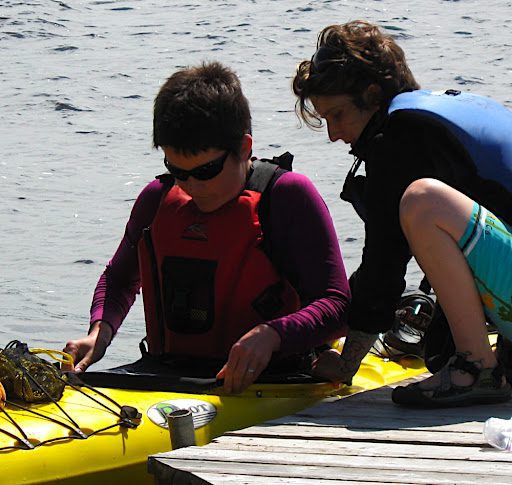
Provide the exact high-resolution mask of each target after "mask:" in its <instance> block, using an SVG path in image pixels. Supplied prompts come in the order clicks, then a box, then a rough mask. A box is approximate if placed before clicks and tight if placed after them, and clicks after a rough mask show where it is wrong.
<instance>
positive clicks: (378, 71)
mask: <svg viewBox="0 0 512 485" xmlns="http://www.w3.org/2000/svg"><path fill="white" fill-rule="evenodd" d="M371 84H377V85H378V86H379V87H380V96H379V99H376V100H374V101H375V103H376V104H379V105H380V106H385V105H387V103H389V101H390V100H391V99H392V98H393V97H395V96H396V95H397V94H399V93H401V92H404V91H412V90H415V89H419V88H420V86H419V84H418V83H417V82H416V80H415V79H414V76H413V74H412V72H411V70H410V69H409V66H408V65H407V62H406V60H405V54H404V51H403V50H402V48H401V47H400V46H399V45H398V44H397V43H396V42H395V40H394V39H393V38H392V37H391V36H389V35H386V34H384V33H383V32H382V31H381V30H380V29H379V27H378V26H376V25H373V24H371V23H369V22H366V21H364V20H354V21H352V22H348V23H345V24H342V25H330V26H328V27H325V28H324V29H323V30H322V31H321V32H320V34H319V35H318V41H317V51H316V52H315V54H314V55H313V57H312V58H311V60H306V61H302V62H301V63H300V64H299V66H298V68H297V72H296V74H295V77H294V79H293V92H294V93H295V95H296V96H297V98H298V99H297V102H296V106H295V108H296V112H297V115H298V116H299V118H300V119H302V120H303V121H304V122H305V123H306V124H307V125H309V126H311V127H319V126H321V118H320V117H319V116H318V114H317V113H316V112H315V110H314V108H313V107H312V106H311V104H310V102H309V101H310V98H311V96H333V95H341V94H348V95H350V96H352V98H353V101H354V104H355V105H356V106H357V107H359V108H368V107H369V106H368V103H367V101H365V99H364V98H363V93H364V92H365V91H366V90H367V88H368V86H370V85H371ZM372 101H373V100H372Z"/></svg>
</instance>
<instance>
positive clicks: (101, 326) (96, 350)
mask: <svg viewBox="0 0 512 485" xmlns="http://www.w3.org/2000/svg"><path fill="white" fill-rule="evenodd" d="M111 340H112V327H111V326H110V325H108V324H107V323H104V322H101V321H98V322H95V323H94V324H93V328H92V330H91V332H90V333H89V335H87V337H84V338H82V339H77V340H70V341H69V342H67V343H66V347H65V348H64V352H66V353H68V354H69V355H71V357H73V360H74V365H73V366H69V365H66V364H63V365H62V370H63V371H64V372H76V373H79V372H84V371H85V370H87V368H88V367H89V366H91V365H92V364H94V363H95V362H98V361H99V360H100V359H101V358H102V357H103V356H104V355H105V351H106V350H107V347H108V346H109V345H110V341H111Z"/></svg>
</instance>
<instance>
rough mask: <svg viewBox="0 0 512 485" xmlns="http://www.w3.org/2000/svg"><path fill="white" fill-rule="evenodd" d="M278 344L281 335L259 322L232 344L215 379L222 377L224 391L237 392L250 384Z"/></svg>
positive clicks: (277, 348)
mask: <svg viewBox="0 0 512 485" xmlns="http://www.w3.org/2000/svg"><path fill="white" fill-rule="evenodd" d="M280 346H281V337H280V336H279V334H278V333H277V332H276V331H275V330H274V329H273V328H272V327H270V326H269V325H266V324H260V325H258V326H256V327H254V328H253V329H252V330H250V331H249V332H247V333H246V334H245V335H244V336H243V337H241V338H240V339H239V340H238V341H237V342H236V343H235V344H233V346H232V347H231V350H230V352H229V357H228V361H227V362H226V363H225V364H224V367H222V369H221V370H220V371H219V372H218V373H217V379H224V391H225V392H226V393H227V394H231V393H233V394H237V393H240V392H242V391H243V390H244V389H246V388H247V387H248V386H250V385H251V384H252V383H253V382H254V381H255V380H256V379H257V378H258V376H259V375H260V374H261V372H262V371H263V370H264V369H265V368H266V367H267V365H268V363H269V362H270V359H271V357H272V353H273V352H275V351H277V350H279V348H280Z"/></svg>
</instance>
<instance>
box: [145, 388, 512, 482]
mask: <svg viewBox="0 0 512 485" xmlns="http://www.w3.org/2000/svg"><path fill="white" fill-rule="evenodd" d="M490 416H496V417H502V418H510V417H511V416H512V403H506V404H501V405H494V406H474V407H469V408H459V409H457V408H455V409H441V410H411V409H404V408H400V407H398V406H395V405H394V404H393V403H392V402H391V387H383V388H380V389H376V390H374V391H367V392H363V393H360V394H356V395H353V396H350V397H348V398H344V399H338V400H329V401H326V402H322V403H321V404H319V405H317V406H315V407H312V408H309V409H307V410H304V411H302V412H300V413H298V414H294V415H292V416H287V417H284V418H280V419H277V420H273V421H268V422H266V423H263V424H260V425H258V426H252V427H250V428H247V429H244V430H240V431H236V432H230V433H226V434H225V435H224V436H222V437H220V438H217V439H216V440H214V441H213V442H212V443H210V444H208V445H206V446H204V447H190V448H182V449H179V450H175V451H172V452H169V453H161V454H158V455H154V456H151V457H149V460H148V470H149V472H150V473H152V474H153V475H154V477H155V483H157V484H158V485H163V484H172V485H185V484H186V485H205V484H215V485H217V484H219V485H220V484H234V483H237V484H251V485H255V484H259V485H263V484H264V485H273V484H276V485H277V484H287V485H299V484H300V485H313V484H318V485H324V484H334V483H347V484H361V483H372V484H375V483H400V484H481V483H485V484H493V485H498V484H507V485H510V484H512V453H507V452H503V451H500V450H496V449H494V448H492V447H491V446H489V445H488V444H487V443H486V441H485V439H484V436H483V434H482V431H483V425H484V422H485V420H486V419H487V418H488V417H490Z"/></svg>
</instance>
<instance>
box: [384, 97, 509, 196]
mask: <svg viewBox="0 0 512 485" xmlns="http://www.w3.org/2000/svg"><path fill="white" fill-rule="evenodd" d="M399 111H408V112H411V113H414V114H418V115H420V116H426V117H428V118H430V119H431V120H434V121H438V122H440V123H441V124H442V125H443V126H444V127H445V128H446V129H447V130H448V132H449V133H451V134H452V135H453V136H454V137H455V139H456V140H457V141H458V142H459V143H460V144H461V145H462V146H463V147H464V149H465V150H466V152H467V153H468V155H469V157H470V158H471V160H472V161H473V163H474V164H475V167H476V170H477V173H478V176H479V177H481V178H482V179H487V180H492V181H495V182H498V183H499V184H500V185H502V186H503V187H505V188H506V189H507V190H508V191H510V192H512V111H510V110H508V109H507V108H505V107H504V106H503V105H501V104H499V103H497V102H496V101H493V100H492V99H490V98H486V97H484V96H479V95H476V94H470V93H461V92H460V91H456V90H448V91H443V92H434V91H426V90H417V91H411V92H407V93H402V94H399V95H398V96H395V98H394V99H393V100H392V102H391V105H390V106H389V110H388V112H389V114H390V115H391V114H393V113H397V112H399Z"/></svg>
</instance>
